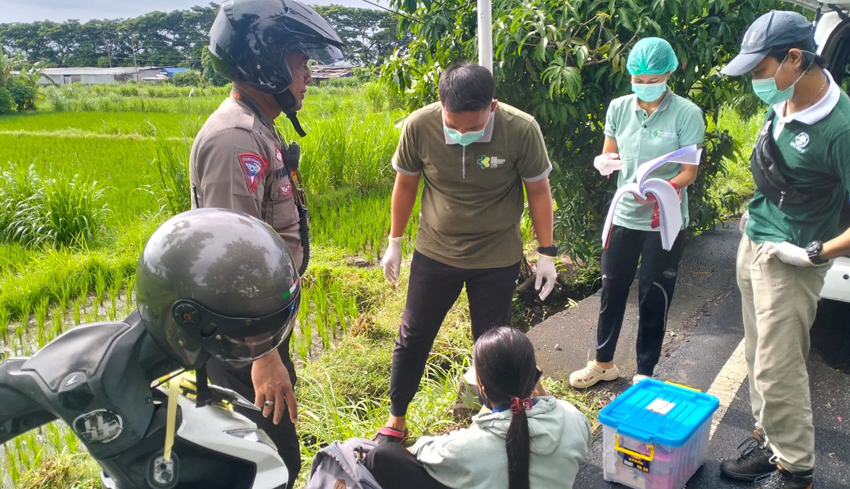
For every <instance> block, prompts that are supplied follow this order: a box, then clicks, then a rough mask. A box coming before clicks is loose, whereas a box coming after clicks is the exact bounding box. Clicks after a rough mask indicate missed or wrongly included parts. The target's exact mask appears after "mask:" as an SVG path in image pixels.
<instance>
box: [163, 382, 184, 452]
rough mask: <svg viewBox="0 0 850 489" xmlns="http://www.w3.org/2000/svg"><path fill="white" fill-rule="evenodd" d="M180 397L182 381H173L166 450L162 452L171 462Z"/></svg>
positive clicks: (166, 430)
mask: <svg viewBox="0 0 850 489" xmlns="http://www.w3.org/2000/svg"><path fill="white" fill-rule="evenodd" d="M179 395H180V381H179V380H177V379H171V382H169V383H168V412H167V413H166V418H165V449H164V450H163V452H162V456H163V458H165V460H166V461H169V460H171V448H172V447H173V446H174V431H175V429H176V427H175V425H176V424H177V397H178V396H179Z"/></svg>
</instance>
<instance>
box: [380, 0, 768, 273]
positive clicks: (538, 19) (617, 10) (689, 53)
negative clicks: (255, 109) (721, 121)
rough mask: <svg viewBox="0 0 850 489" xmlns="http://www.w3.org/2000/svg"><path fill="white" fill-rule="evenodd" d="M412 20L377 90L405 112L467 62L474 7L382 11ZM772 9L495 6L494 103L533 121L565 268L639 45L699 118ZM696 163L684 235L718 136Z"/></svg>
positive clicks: (597, 188) (601, 201)
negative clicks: (657, 59) (548, 164)
mask: <svg viewBox="0 0 850 489" xmlns="http://www.w3.org/2000/svg"><path fill="white" fill-rule="evenodd" d="M391 5H392V6H393V7H395V8H397V9H399V10H401V11H402V12H405V13H407V14H408V15H410V17H412V20H411V19H410V18H407V17H405V18H402V19H401V20H400V26H399V29H400V30H401V31H408V30H409V31H410V32H411V33H412V34H413V36H414V38H415V39H414V41H413V42H412V43H411V44H410V45H409V51H408V52H407V53H396V54H394V55H393V56H391V57H390V58H389V60H388V62H387V64H386V65H385V69H384V72H383V74H382V79H383V81H384V83H385V84H386V85H388V86H389V87H390V88H391V89H395V90H397V91H398V94H399V95H404V99H405V100H406V101H407V102H408V109H413V108H416V107H418V106H421V105H422V104H425V103H427V102H430V101H433V100H436V85H437V80H438V79H439V76H440V74H441V73H442V71H443V70H444V69H445V68H446V67H448V66H449V65H451V64H452V63H454V62H455V61H457V60H459V59H463V58H466V59H472V60H475V59H477V57H478V56H477V37H476V36H477V33H476V28H477V17H476V11H475V9H474V6H475V3H474V2H470V1H467V0H444V1H440V2H437V1H433V0H392V1H391ZM776 7H779V4H778V2H776V1H774V0H653V1H651V2H638V1H636V0H572V1H569V2H565V1H562V0H532V1H529V2H522V1H519V0H494V1H493V45H494V53H495V62H494V75H495V77H496V79H497V97H498V98H499V99H500V100H503V101H505V102H507V103H509V104H511V105H514V106H516V107H518V108H520V109H523V110H525V111H527V112H529V113H531V114H532V115H534V117H535V118H536V119H537V121H538V122H539V123H540V126H541V129H542V130H543V134H544V135H545V137H546V141H547V145H548V147H549V151H550V154H551V157H552V160H553V163H554V167H555V169H554V171H553V174H552V175H551V178H550V181H551V184H552V190H553V195H554V198H555V200H556V204H557V211H556V215H555V225H556V231H557V233H558V235H559V238H560V239H561V240H562V242H563V245H564V250H565V251H567V252H569V254H570V255H571V257H572V258H573V259H574V260H581V261H584V262H594V261H595V259H596V257H598V255H599V253H600V251H601V243H600V238H599V236H600V227H601V223H602V219H603V217H604V213H605V211H606V210H607V202H608V201H609V199H610V194H611V192H612V191H613V186H614V181H612V180H606V179H603V178H599V175H598V174H597V173H596V171H595V170H594V168H593V165H592V161H593V157H594V156H595V155H596V154H597V153H598V152H599V151H600V150H601V148H602V142H603V139H604V134H603V132H602V129H603V126H604V120H605V110H606V109H607V107H608V104H609V103H610V101H611V100H612V99H613V98H615V97H618V96H621V95H625V94H627V93H628V92H629V89H630V86H629V82H630V80H629V76H628V73H627V72H626V71H625V61H626V57H627V55H628V51H629V48H630V47H631V46H632V45H633V44H634V43H635V42H637V40H638V39H640V38H642V37H648V36H659V37H663V38H665V39H667V40H668V41H670V43H671V44H672V45H673V48H674V49H675V51H676V53H677V56H678V57H679V61H680V67H679V68H678V70H677V71H676V72H675V73H674V74H673V76H672V77H671V80H670V84H671V88H672V89H673V90H674V91H675V92H676V93H678V94H680V95H683V96H686V97H688V98H690V99H691V100H693V101H694V102H695V103H697V105H699V106H700V107H702V108H703V110H704V111H705V113H706V116H707V117H714V118H716V117H717V111H718V109H719V108H720V107H721V106H722V105H723V104H725V103H728V102H729V101H731V100H732V99H733V98H734V97H735V95H736V94H738V93H740V92H741V91H743V87H742V86H741V85H740V81H733V80H727V79H723V78H722V77H721V76H720V75H719V71H718V69H719V67H721V66H722V65H723V64H724V63H725V62H727V61H728V60H729V59H730V58H731V57H732V56H733V55H734V54H735V53H736V52H737V51H738V47H739V43H740V40H741V35H742V33H743V31H744V29H745V28H746V26H747V25H748V24H749V23H750V22H752V21H753V20H754V19H755V18H756V17H757V16H758V15H760V14H762V13H764V12H767V11H768V10H770V9H771V8H776ZM705 147H706V149H705V157H704V161H705V163H704V164H703V165H702V168H701V170H700V176H699V178H698V180H697V182H696V184H695V185H694V186H693V188H692V189H691V192H692V194H693V195H694V197H695V198H694V199H692V204H691V206H692V210H691V219H692V222H691V223H690V226H691V230H692V231H696V232H699V231H701V230H704V229H707V228H708V227H710V226H712V225H713V224H714V223H716V222H717V220H718V214H719V211H720V210H719V203H718V202H716V201H714V200H713V199H710V198H708V188H709V187H710V185H711V181H712V179H714V178H716V176H717V175H718V174H719V172H722V171H723V168H724V167H723V163H722V159H723V157H724V156H729V155H731V151H732V141H731V139H730V138H729V136H728V134H726V133H721V132H717V131H714V132H712V133H710V134H707V140H706V145H705Z"/></svg>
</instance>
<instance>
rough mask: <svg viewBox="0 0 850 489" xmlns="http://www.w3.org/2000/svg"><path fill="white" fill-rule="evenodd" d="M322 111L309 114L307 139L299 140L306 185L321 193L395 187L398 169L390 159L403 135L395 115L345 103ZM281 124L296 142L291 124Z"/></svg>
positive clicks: (306, 123)
mask: <svg viewBox="0 0 850 489" xmlns="http://www.w3.org/2000/svg"><path fill="white" fill-rule="evenodd" d="M318 112H319V113H318V114H315V115H313V116H312V117H306V116H305V117H304V118H303V125H304V127H305V130H306V131H307V137H306V138H305V139H303V140H301V141H299V144H301V147H302V151H301V173H302V174H303V176H304V185H305V187H306V188H307V189H308V190H309V191H310V192H314V193H316V192H325V191H328V190H331V189H335V188H340V187H343V186H356V187H359V188H361V189H363V190H371V189H376V188H385V187H388V186H391V185H392V183H393V179H394V178H395V171H394V170H393V168H392V165H391V164H390V160H391V159H392V155H393V153H394V152H395V148H396V145H397V144H398V135H399V130H398V129H397V128H396V127H395V125H394V116H393V115H392V114H389V113H376V114H370V113H364V112H358V111H357V108H356V107H353V106H351V105H346V104H344V103H337V104H330V105H327V106H322V107H321V109H320V110H319V111H318ZM279 127H280V128H281V129H282V132H283V134H284V136H285V138H286V139H287V140H289V141H291V140H295V136H294V135H293V134H294V132H293V130H292V129H291V127H289V126H288V122H285V123H284V122H281V123H280V125H279Z"/></svg>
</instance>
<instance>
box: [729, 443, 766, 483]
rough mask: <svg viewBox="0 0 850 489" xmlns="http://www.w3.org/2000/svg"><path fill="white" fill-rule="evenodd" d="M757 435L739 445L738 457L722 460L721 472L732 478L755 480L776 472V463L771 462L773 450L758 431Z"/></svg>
mask: <svg viewBox="0 0 850 489" xmlns="http://www.w3.org/2000/svg"><path fill="white" fill-rule="evenodd" d="M755 435H756V436H753V437H750V438H747V439H746V440H744V442H743V443H741V444H740V445H738V450H740V452H739V455H738V458H736V459H735V460H724V461H722V462H720V473H721V474H723V475H725V476H726V477H729V478H730V479H735V480H739V481H748V482H753V481H755V480H756V479H758V478H759V477H764V476H767V475H770V474H771V473H772V472H776V465H774V464H772V463H770V458H771V457H773V451H772V450H771V449H769V448H767V446H765V445H764V443H763V442H762V438H761V437H760V436H759V434H758V432H755Z"/></svg>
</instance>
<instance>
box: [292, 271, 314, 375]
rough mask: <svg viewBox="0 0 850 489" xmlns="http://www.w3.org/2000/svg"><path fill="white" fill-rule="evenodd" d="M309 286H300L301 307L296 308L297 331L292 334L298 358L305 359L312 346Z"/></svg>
mask: <svg viewBox="0 0 850 489" xmlns="http://www.w3.org/2000/svg"><path fill="white" fill-rule="evenodd" d="M310 299H311V297H310V288H309V287H303V286H302V287H301V307H300V308H299V309H298V333H299V334H297V335H293V336H292V337H293V339H294V340H295V341H294V343H295V345H294V346H295V351H297V352H298V358H300V359H301V360H307V357H309V355H310V350H311V349H312V346H313V326H312V324H311V323H310Z"/></svg>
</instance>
